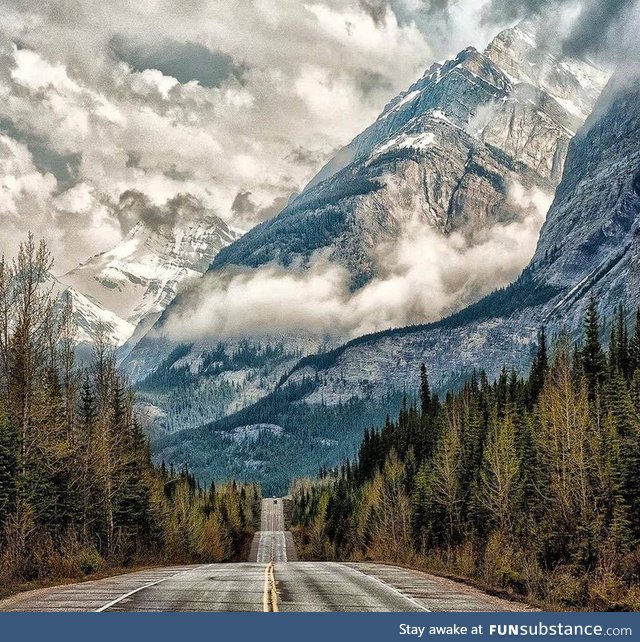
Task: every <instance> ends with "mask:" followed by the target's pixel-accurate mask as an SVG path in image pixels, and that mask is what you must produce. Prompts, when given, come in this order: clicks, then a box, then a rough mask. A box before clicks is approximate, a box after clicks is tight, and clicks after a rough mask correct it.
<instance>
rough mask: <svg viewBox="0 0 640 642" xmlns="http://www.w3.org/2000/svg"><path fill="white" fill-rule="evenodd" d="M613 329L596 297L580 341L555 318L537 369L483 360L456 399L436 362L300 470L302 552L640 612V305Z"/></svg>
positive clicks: (576, 604)
mask: <svg viewBox="0 0 640 642" xmlns="http://www.w3.org/2000/svg"><path fill="white" fill-rule="evenodd" d="M610 328H611V330H610V333H609V332H607V333H606V334H608V336H607V337H603V336H602V335H603V334H605V333H603V328H602V323H601V320H600V319H599V318H598V313H597V306H596V302H595V300H593V299H592V300H591V301H590V305H589V310H588V313H587V315H586V318H585V320H584V337H583V339H582V341H580V343H579V344H578V345H572V344H571V342H570V340H569V339H568V338H567V337H566V336H565V337H560V338H559V339H558V340H557V341H556V342H555V343H554V345H553V346H550V347H549V346H548V345H547V338H546V337H545V333H544V330H542V331H541V333H540V337H539V342H538V344H539V345H538V350H537V355H536V358H535V361H534V363H533V366H532V368H531V371H530V373H529V375H528V377H526V378H521V377H520V376H518V374H517V373H516V372H515V371H508V370H506V369H505V370H504V371H503V372H502V374H501V376H500V377H499V378H498V379H497V380H496V381H495V382H493V383H490V382H489V381H488V380H487V377H486V375H485V374H484V373H483V372H478V373H477V374H475V375H474V376H473V377H472V378H471V379H470V380H469V381H468V382H467V383H466V384H465V385H464V386H463V387H462V389H461V390H460V391H458V392H455V393H454V392H451V393H449V394H447V395H446V396H445V397H444V398H442V399H441V398H438V396H437V395H435V394H432V391H431V390H430V387H429V380H428V375H427V372H426V370H425V369H424V367H423V369H422V371H421V372H420V388H421V395H420V402H419V403H417V402H416V403H413V404H409V403H405V404H404V407H403V409H402V410H401V412H400V414H399V417H398V419H397V420H396V421H391V420H390V419H387V421H386V424H385V425H384V427H382V428H381V429H374V430H370V431H367V432H366V434H365V436H364V440H363V441H362V444H361V447H360V450H359V456H358V457H357V460H356V461H355V462H347V463H345V464H344V465H343V466H341V467H340V468H339V469H335V470H322V471H321V475H320V477H319V478H318V479H316V480H299V481H297V482H295V483H294V485H293V488H292V492H293V496H294V514H293V521H294V524H295V525H296V537H297V539H298V544H299V548H300V551H301V552H302V553H303V554H304V555H305V556H306V557H307V558H312V559H373V560H378V561H380V560H385V561H390V562H395V563H406V564H410V565H414V566H419V567H422V568H427V569H431V570H434V571H438V572H442V573H448V574H453V575H458V576H463V577H467V578H472V579H474V580H475V581H476V582H478V583H479V584H481V585H482V586H484V587H491V588H494V589H501V590H505V591H508V592H510V593H513V594H517V595H521V596H524V597H527V598H529V599H532V600H534V601H537V602H539V603H542V604H545V605H547V606H552V607H560V608H562V607H564V608H570V609H580V608H589V609H598V610H602V609H604V610H607V609H615V610H625V609H633V610H638V609H640V312H639V313H638V315H637V319H636V324H635V331H634V333H633V334H631V333H630V332H629V329H628V327H627V323H626V315H625V311H624V310H622V309H620V310H619V311H618V312H617V314H616V317H615V319H613V320H612V322H611V323H610ZM605 338H606V339H607V341H603V339H605ZM607 343H608V348H607V349H606V350H605V348H604V347H603V346H604V345H606V344H607ZM416 375H418V373H416Z"/></svg>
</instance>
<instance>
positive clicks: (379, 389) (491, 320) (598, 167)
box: [156, 79, 640, 485]
mask: <svg viewBox="0 0 640 642" xmlns="http://www.w3.org/2000/svg"><path fill="white" fill-rule="evenodd" d="M638 104H640V87H639V86H638V84H637V83H636V84H635V85H632V86H624V85H622V84H621V83H620V81H619V79H616V80H614V81H612V82H611V83H610V85H609V88H608V90H607V91H606V94H605V95H604V96H603V98H602V99H601V101H600V104H599V105H598V107H597V109H596V114H595V115H594V116H593V117H592V118H591V119H590V120H589V121H588V122H587V124H586V126H585V127H584V128H583V129H582V130H581V131H580V133H579V134H578V135H577V136H576V137H575V139H574V140H573V141H572V143H571V146H570V150H569V155H568V158H567V163H566V168H565V173H564V177H563V181H562V184H561V185H560V187H559V188H558V190H557V194H556V198H555V201H554V204H553V206H552V208H551V210H550V212H549V216H548V220H547V222H546V224H545V226H544V228H543V230H542V233H541V237H540V241H539V243H538V248H537V251H536V254H535V257H534V258H533V260H532V262H531V263H530V265H529V266H528V267H527V269H526V270H525V271H524V273H523V275H522V276H521V277H520V279H518V281H517V282H516V283H514V284H513V285H511V286H509V287H508V288H506V289H505V290H502V291H499V292H496V293H494V294H492V295H490V296H489V297H487V298H486V299H484V300H482V301H480V302H479V303H477V304H475V305H473V306H470V307H469V308H467V309H466V310H463V311H462V312H460V313H458V314H456V315H454V316H453V317H450V318H448V319H445V320H443V321H441V322H438V323H434V324H431V325H429V326H416V327H410V328H404V329H399V330H392V331H386V332H382V333H378V334H377V335H371V336H365V337H362V338H359V339H356V340H355V341H352V342H351V343H349V344H346V345H345V346H342V347H341V348H339V349H337V350H334V351H332V352H329V353H325V354H321V355H317V356H312V357H307V358H305V359H303V360H302V361H301V362H300V363H299V364H298V366H297V367H296V368H295V369H294V370H293V372H292V373H291V374H290V376H289V377H287V378H286V379H285V380H283V382H282V384H281V386H280V387H279V388H278V389H277V390H276V391H275V392H274V393H273V394H272V395H271V396H270V397H267V398H266V399H264V400H263V401H262V402H260V403H259V404H257V405H256V406H255V407H253V408H248V409H247V410H246V411H244V412H242V413H239V414H238V415H236V416H234V417H230V418H228V419H226V420H225V421H222V422H218V423H216V424H212V425H209V426H203V427H202V428H201V429H199V430H197V431H191V432H189V433H185V434H183V435H179V436H176V437H173V438H170V439H165V440H161V441H159V442H158V443H157V444H156V449H157V451H158V453H159V456H163V457H165V456H168V457H170V459H171V460H172V461H174V462H175V463H181V462H186V461H188V462H196V468H197V472H198V473H199V474H201V475H202V476H203V477H215V476H216V475H217V469H216V468H215V466H213V465H212V462H211V459H210V458H209V459H208V458H207V454H206V453H208V452H211V449H212V448H222V447H223V444H222V442H221V441H220V440H221V437H220V431H229V430H233V429H235V428H237V427H238V426H240V425H243V424H245V423H247V420H249V419H250V420H251V422H252V423H255V424H258V423H265V424H266V423H268V424H270V425H273V424H279V425H280V426H281V427H282V428H283V431H282V432H280V433H279V435H278V440H277V441H276V440H273V439H272V440H268V439H267V438H266V436H265V440H264V441H263V443H262V452H263V453H265V452H266V453H269V452H278V453H279V452H280V451H281V450H282V443H283V441H282V440H283V438H285V437H286V436H287V435H289V437H290V439H292V440H295V438H296V435H297V433H298V431H299V430H302V429H303V428H301V427H304V425H305V424H304V419H305V418H306V417H309V416H311V417H315V423H316V424H320V423H322V421H321V420H320V419H318V416H321V417H324V424H323V428H324V433H323V436H324V437H323V438H324V440H325V441H326V440H333V441H334V442H335V444H336V446H335V447H334V448H333V450H332V452H331V453H328V454H326V453H324V452H323V450H322V448H320V446H318V445H317V444H316V446H315V448H312V449H311V450H310V446H307V447H306V448H307V449H306V455H305V459H304V461H300V460H299V459H297V457H296V453H295V451H294V452H290V453H289V455H288V456H286V457H284V458H283V457H282V456H281V455H278V457H280V460H283V461H281V465H283V466H285V467H287V469H288V470H290V471H291V475H292V476H295V475H296V474H298V473H299V472H302V473H304V472H306V471H307V469H308V467H309V466H308V463H309V462H310V461H313V462H314V463H317V462H319V461H322V462H324V463H328V462H327V461H326V460H327V459H329V458H330V457H331V455H334V456H335V459H334V461H333V462H332V463H337V461H338V460H339V456H338V455H339V454H341V453H344V452H345V451H346V452H349V446H351V448H352V449H353V448H354V447H355V444H356V443H357V442H352V440H353V436H354V434H356V433H357V430H356V429H355V428H354V425H353V424H349V430H348V431H345V430H344V421H343V420H341V419H340V417H344V416H347V414H346V413H345V411H344V410H343V409H344V408H347V409H348V408H351V407H353V406H354V404H355V405H356V406H358V407H359V408H360V412H362V414H363V415H364V411H363V410H362V408H367V409H368V413H369V414H368V415H367V418H368V417H370V416H371V414H372V413H371V409H372V408H378V414H381V412H382V409H383V408H384V407H385V406H386V407H387V408H391V405H390V403H389V401H388V397H387V395H388V394H389V391H393V390H394V389H395V390H400V389H403V388H404V389H406V388H407V387H408V388H409V389H411V388H412V387H414V386H417V383H418V382H417V375H418V372H419V367H420V364H421V363H425V364H426V365H427V368H428V370H429V372H430V374H431V377H432V381H433V383H434V384H435V386H436V387H437V388H440V389H443V388H446V387H448V386H451V385H455V384H457V383H458V382H459V381H460V380H461V379H462V378H464V377H467V376H469V375H470V374H471V372H472V370H474V369H477V368H484V369H486V370H487V374H488V376H489V377H490V378H492V377H495V376H496V375H497V374H498V373H499V372H500V370H501V369H502V367H503V366H504V365H508V366H509V367H511V366H514V367H516V368H519V369H521V370H522V369H524V368H526V367H527V366H528V365H529V363H530V361H531V358H532V355H533V353H534V351H535V347H536V335H537V332H538V331H539V329H540V327H541V326H543V325H545V326H546V327H547V331H548V333H549V334H550V335H552V336H553V335H557V334H558V333H560V332H561V331H563V330H567V331H569V332H570V333H572V334H575V333H576V331H577V330H578V328H579V327H580V324H581V323H582V320H583V318H584V315H585V310H586V306H587V303H588V300H589V298H590V297H591V296H592V295H593V296H595V298H596V300H597V302H598V307H599V311H600V313H601V314H602V315H603V317H605V318H607V317H611V315H612V313H613V310H614V308H615V307H616V306H617V305H619V304H620V303H624V304H625V305H626V307H627V310H628V311H629V313H630V314H632V312H633V310H634V309H635V308H636V307H637V306H638V305H640V261H639V259H640V111H639V110H638ZM288 397H291V399H288ZM338 410H339V411H338ZM364 425H366V424H363V425H362V427H364ZM265 458H266V457H265ZM274 475H275V473H274V472H273V471H269V470H266V471H264V472H263V473H262V476H261V477H260V475H259V474H258V473H256V471H255V470H250V469H248V468H247V469H245V476H246V477H247V478H251V477H252V476H258V477H260V478H261V480H262V481H263V483H265V484H266V485H268V484H270V483H275V482H274V481H273V480H274V479H276V478H275V477H274ZM278 483H281V482H278Z"/></svg>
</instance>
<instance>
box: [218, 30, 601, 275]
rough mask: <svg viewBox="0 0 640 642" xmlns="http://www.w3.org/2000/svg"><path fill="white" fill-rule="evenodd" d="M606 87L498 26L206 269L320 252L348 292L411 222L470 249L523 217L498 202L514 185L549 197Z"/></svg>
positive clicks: (588, 71)
mask: <svg viewBox="0 0 640 642" xmlns="http://www.w3.org/2000/svg"><path fill="white" fill-rule="evenodd" d="M605 82H606V75H605V74H604V73H603V72H601V71H599V70H598V69H596V68H594V67H593V66H591V65H589V64H587V63H584V62H579V61H575V60H569V59H566V58H563V57H562V56H560V54H559V53H557V52H553V51H549V50H547V49H545V48H541V47H539V46H538V45H537V43H536V40H535V35H534V32H533V31H532V30H531V28H530V27H528V26H526V25H521V26H519V27H515V28H513V29H510V30H507V31H504V32H503V33H501V34H499V35H498V36H497V37H496V38H495V39H494V41H493V42H492V43H491V44H490V45H489V46H488V47H487V49H486V50H485V52H483V53H480V52H478V51H476V50H475V49H473V48H470V49H467V50H465V51H463V52H461V53H460V54H459V55H458V56H457V57H456V58H455V59H454V60H450V61H446V62H444V63H442V64H440V63H437V64H435V65H433V66H432V67H431V68H430V69H429V70H428V71H427V72H426V74H425V75H424V76H423V77H422V78H421V79H420V80H418V81H417V82H416V83H415V84H414V85H413V86H412V87H410V88H409V89H408V90H407V91H406V92H404V93H402V94H401V95H400V96H398V97H397V98H396V99H394V100H393V101H391V102H390V103H389V104H388V105H387V107H386V108H385V109H384V111H383V112H382V114H381V115H380V117H379V118H378V119H377V120H376V122H375V123H373V124H372V125H371V126H370V127H369V128H368V129H367V130H365V131H364V132H363V133H362V134H360V135H359V136H357V137H356V138H355V139H354V140H353V141H352V142H351V143H350V144H349V145H348V146H347V147H346V148H345V149H343V150H342V151H340V152H339V153H338V154H337V156H336V157H335V158H334V159H333V160H332V161H330V162H329V163H328V165H327V166H326V167H324V168H323V169H322V170H321V171H320V173H319V174H318V175H317V176H316V177H315V178H314V179H313V180H312V181H311V182H310V184H309V185H308V186H307V188H306V189H305V190H304V191H303V192H302V194H301V195H300V196H298V197H297V198H296V199H295V200H294V201H293V202H292V203H291V204H290V205H289V206H288V207H287V208H285V210H284V211H283V212H282V213H281V214H280V215H278V216H277V217H276V218H275V219H272V220H270V221H267V222H266V223H264V224H262V225H261V226H259V227H257V228H255V229H254V230H251V231H250V232H249V233H248V234H246V235H245V236H244V237H243V238H242V239H241V240H240V241H238V242H237V243H234V244H232V245H231V246H229V247H228V248H225V249H224V250H223V251H221V252H220V254H219V255H218V256H217V257H216V259H215V261H214V263H213V265H212V269H213V270H216V269H221V268H223V267H225V266H228V265H243V266H249V267H257V266H260V265H264V264H266V263H269V262H277V263H280V264H282V265H285V266H287V265H292V264H296V265H299V264H305V263H308V262H309V261H311V260H312V259H313V256H314V253H315V252H317V251H318V250H321V249H328V250H329V251H330V253H331V256H332V257H333V258H334V259H335V260H338V261H339V262H340V263H342V264H344V265H347V266H348V267H349V268H350V270H351V272H352V274H353V280H354V285H355V286H356V287H357V286H359V285H361V284H363V283H365V282H366V281H368V280H369V279H371V278H373V277H374V276H375V275H376V273H377V265H376V263H377V259H378V257H377V253H376V250H377V248H378V247H379V245H380V243H381V242H383V241H388V240H389V239H393V238H396V237H397V236H398V235H399V234H400V233H401V231H402V229H403V226H405V225H406V224H407V223H408V222H409V221H412V220H415V219H416V218H417V219H418V220H419V221H420V222H421V223H422V224H424V225H428V226H431V227H433V228H435V229H436V230H438V231H440V232H442V233H444V234H448V233H451V232H454V231H460V232H461V233H463V234H464V235H465V237H466V239H467V241H468V242H469V243H470V244H473V243H474V241H475V240H476V237H478V236H481V235H482V234H483V232H485V231H486V229H487V228H488V227H490V226H492V225H495V224H496V223H505V222H508V221H511V220H514V219H517V218H519V217H520V216H521V215H522V212H521V211H520V210H519V208H518V205H517V204H516V203H514V202H512V201H510V200H509V198H508V195H509V190H510V188H511V187H512V186H513V185H514V184H518V185H521V186H523V187H524V188H526V189H531V188H538V189H541V190H543V191H546V192H549V193H552V192H553V190H554V188H555V186H556V185H557V183H558V182H559V180H560V177H561V175H562V169H563V165H564V159H565V155H566V151H567V148H568V144H569V140H570V139H571V137H572V136H573V135H574V133H575V132H576V131H577V130H578V128H579V127H580V126H581V124H582V123H583V122H584V119H585V118H586V117H587V116H588V114H589V113H590V110H591V108H592V106H593V104H594V102H595V100H596V99H597V97H598V95H599V93H600V91H601V90H602V87H603V86H604V84H605Z"/></svg>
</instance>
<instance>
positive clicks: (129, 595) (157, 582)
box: [94, 569, 190, 613]
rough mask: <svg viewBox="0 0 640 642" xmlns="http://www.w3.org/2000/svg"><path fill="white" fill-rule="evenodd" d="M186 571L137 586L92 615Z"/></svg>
mask: <svg viewBox="0 0 640 642" xmlns="http://www.w3.org/2000/svg"><path fill="white" fill-rule="evenodd" d="M188 570H190V569H187V570H185V571H178V572H177V573H173V574H172V575H168V576H167V577H163V578H162V579H161V580H156V581H155V582H149V584H145V585H144V586H139V587H138V588H137V589H134V590H133V591H129V592H128V593H125V594H124V595H121V596H120V597H117V598H116V599H115V600H113V601H111V602H109V603H108V604H105V605H104V606H101V607H100V608H99V609H96V610H95V611H94V613H102V612H103V611H106V610H107V609H110V608H111V607H112V606H115V605H116V604H118V603H119V602H122V600H126V599H127V598H128V597H131V596H132V595H134V594H135V593H138V591H144V589H148V588H150V587H152V586H155V585H156V584H162V582H166V581H167V580H170V579H171V578H172V577H175V576H176V575H181V574H182V573H186V572H188Z"/></svg>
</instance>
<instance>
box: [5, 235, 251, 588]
mask: <svg viewBox="0 0 640 642" xmlns="http://www.w3.org/2000/svg"><path fill="white" fill-rule="evenodd" d="M51 268H52V259H51V256H50V253H49V251H48V250H47V248H46V246H45V245H44V243H41V244H39V245H38V244H37V243H36V242H35V241H34V239H33V237H29V238H28V239H27V240H26V241H25V242H24V243H23V244H22V245H21V247H20V250H19V253H18V255H17V257H16V259H15V260H14V261H12V262H7V261H6V260H5V259H4V258H3V259H2V260H0V581H2V582H3V585H4V586H5V588H6V587H7V586H11V585H16V584H18V583H20V582H24V581H30V580H43V579H45V580H46V579H55V578H61V577H77V576H80V575H83V574H89V573H92V572H96V571H101V570H108V569H109V568H115V567H121V566H131V565H136V564H145V563H151V562H153V563H158V562H162V561H164V562H192V561H222V560H231V559H238V558H240V557H242V556H244V555H245V552H246V547H247V543H248V540H249V539H250V535H251V533H252V532H253V530H254V526H255V524H256V521H257V518H258V515H259V510H260V492H259V489H258V487H257V486H256V485H253V484H249V485H241V486H240V485H237V484H236V483H234V482H230V483H226V484H223V485H219V486H218V487H215V486H211V487H210V488H208V489H202V488H200V486H199V485H198V483H197V482H196V480H195V478H194V477H193V475H191V474H190V473H189V471H187V470H182V471H175V470H173V469H172V468H169V469H167V468H166V467H165V466H164V465H162V466H159V467H156V466H154V465H153V464H152V462H151V457H150V451H149V446H148V443H147V440H146V438H145V436H144V434H143V432H142V430H141V427H140V425H139V423H138V421H137V419H136V415H135V412H134V395H133V392H132V390H131V387H130V386H129V384H128V383H127V381H126V379H125V378H124V377H123V376H122V374H121V373H120V372H119V371H118V369H117V367H116V362H115V357H114V353H113V350H112V348H111V346H110V345H109V344H108V342H107V341H106V339H105V338H104V333H103V332H100V331H98V336H97V337H96V340H95V344H94V346H93V356H92V358H91V359H90V361H89V362H88V363H80V362H78V360H77V359H76V340H75V336H76V328H75V326H74V322H73V307H72V303H71V300H70V299H69V298H68V297H67V298H66V299H65V298H64V297H62V298H59V297H56V296H54V293H53V292H54V291H53V289H52V287H51V285H50V283H51V279H50V277H49V275H50V271H51Z"/></svg>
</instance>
